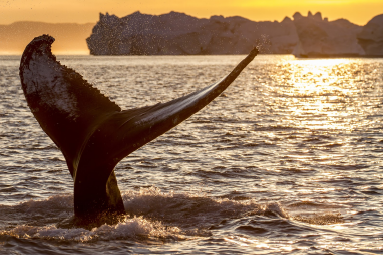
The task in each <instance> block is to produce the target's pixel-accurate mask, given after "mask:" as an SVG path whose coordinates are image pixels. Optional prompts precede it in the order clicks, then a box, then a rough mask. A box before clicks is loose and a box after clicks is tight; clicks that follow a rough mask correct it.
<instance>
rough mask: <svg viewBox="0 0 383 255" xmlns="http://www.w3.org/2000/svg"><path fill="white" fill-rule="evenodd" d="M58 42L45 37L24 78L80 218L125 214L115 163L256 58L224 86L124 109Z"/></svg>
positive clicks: (26, 58)
mask: <svg viewBox="0 0 383 255" xmlns="http://www.w3.org/2000/svg"><path fill="white" fill-rule="evenodd" d="M53 42H54V38H53V37H51V36H49V35H42V36H39V37H36V38H35V39H33V40H32V41H31V42H30V43H29V44H28V46H27V47H26V48H25V50H24V53H23V55H22V58H21V62H20V79H21V84H22V88H23V91H24V95H25V98H26V100H27V103H28V106H29V107H30V109H31V111H32V113H33V115H34V116H35V118H36V119H37V121H38V122H39V124H40V126H41V128H42V129H43V130H44V132H45V133H46V134H47V135H48V136H49V137H50V138H51V139H52V140H53V142H54V143H55V144H56V145H57V146H58V148H59V149H60V150H61V152H62V153H63V155H64V157H65V160H66V163H67V165H68V168H69V171H70V174H71V175H72V178H73V181H74V213H75V217H76V218H78V219H84V220H88V219H94V218H96V217H98V216H99V215H101V214H105V213H113V214H123V213H124V212H125V210H124V205H123V202H122V198H121V195H120V191H119V189H118V186H117V180H116V177H115V174H114V167H115V166H116V164H117V163H118V162H119V161H120V160H121V159H123V158H124V157H126V156H127V155H129V154H130V153H131V152H133V151H135V150H137V149H138V148H140V147H142V146H143V145H145V144H146V143H148V142H150V141H152V140H153V139H155V138H156V137H158V136H160V135H161V134H163V133H165V132H166V131H168V130H169V129H171V128H173V127H175V126H176V125H178V124H179V123H181V122H182V121H184V120H185V119H187V118H188V117H190V116H191V115H192V114H194V113H196V112H198V111H199V110H201V109H202V108H204V107H205V106H206V105H207V104H209V103H210V102H211V101H212V100H214V98H216V97H217V96H219V95H220V94H221V93H222V92H223V91H224V90H225V89H226V88H227V87H228V86H229V85H230V84H231V83H232V82H233V81H234V80H235V79H236V78H237V77H238V75H239V74H240V73H241V71H242V70H243V69H244V68H245V67H246V66H247V65H248V64H249V63H250V62H251V61H252V60H253V59H254V57H255V56H256V55H257V54H258V50H257V49H256V48H254V49H253V50H252V51H251V52H250V54H249V55H248V56H247V57H246V58H245V59H244V60H243V61H242V62H241V63H239V64H238V66H237V67H235V69H234V70H233V71H232V72H231V73H230V74H229V75H228V76H226V77H224V78H223V79H222V80H220V81H219V82H217V83H215V84H213V85H210V86H208V87H206V88H204V89H202V90H200V91H198V92H194V93H191V94H189V95H187V96H183V97H180V98H177V99H174V100H172V101H169V102H167V103H159V104H156V105H153V106H146V107H142V108H135V109H130V110H121V109H120V107H119V106H118V105H116V104H115V103H114V102H112V101H110V100H109V99H108V98H107V97H105V96H104V95H103V94H101V93H100V91H99V90H98V89H96V88H94V87H93V86H92V85H90V84H89V83H88V82H87V81H86V80H84V79H83V78H82V76H81V75H80V74H78V73H77V72H76V71H74V70H72V69H70V68H68V67H66V66H64V65H61V64H60V62H58V61H57V60H56V57H55V56H54V55H53V54H52V53H51V44H52V43H53Z"/></svg>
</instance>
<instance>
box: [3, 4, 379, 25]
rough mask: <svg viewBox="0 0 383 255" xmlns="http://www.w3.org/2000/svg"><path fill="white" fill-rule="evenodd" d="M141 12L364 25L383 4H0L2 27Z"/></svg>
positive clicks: (93, 19) (80, 21) (91, 18)
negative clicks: (316, 17)
mask: <svg viewBox="0 0 383 255" xmlns="http://www.w3.org/2000/svg"><path fill="white" fill-rule="evenodd" d="M138 10H139V11H140V12H142V13H147V14H163V13H168V12H169V11H177V12H184V13H186V14H189V15H192V16H196V17H199V18H202V17H205V18H208V17H210V16H211V15H224V16H234V15H239V16H242V17H245V18H248V19H251V20H254V21H263V20H270V21H274V20H278V21H281V20H283V18H284V17H285V16H289V17H291V16H292V15H293V14H294V13H295V12H296V11H299V12H301V13H302V14H303V15H305V16H306V15H307V12H308V11H311V12H313V13H315V12H318V11H320V12H322V16H323V17H328V18H329V20H335V19H339V18H345V19H348V20H350V21H351V22H353V23H356V24H359V25H365V24H366V23H367V22H368V21H369V20H370V19H371V18H373V17H374V16H376V15H378V14H382V13H383V0H301V1H298V0H211V1H209V0H187V1H183V0H135V1H132V0H130V1H123V0H60V1H56V0H0V24H10V23H13V22H15V21H44V22H52V23H62V22H72V23H87V22H96V21H97V20H98V14H99V12H102V13H105V12H109V14H115V15H117V16H119V17H123V16H126V15H128V14H130V13H132V12H135V11H138Z"/></svg>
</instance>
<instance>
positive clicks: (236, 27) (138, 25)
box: [87, 12, 383, 57]
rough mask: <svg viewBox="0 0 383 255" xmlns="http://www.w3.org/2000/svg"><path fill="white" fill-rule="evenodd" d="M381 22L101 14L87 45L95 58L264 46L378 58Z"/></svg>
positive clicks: (270, 50) (300, 52)
mask: <svg viewBox="0 0 383 255" xmlns="http://www.w3.org/2000/svg"><path fill="white" fill-rule="evenodd" d="M378 17H380V16H378ZM382 20H383V16H382V17H380V18H374V19H373V20H372V21H371V22H370V23H369V24H368V25H366V27H362V26H358V25H356V24H353V23H351V22H349V21H348V20H345V19H339V20H335V21H329V20H328V19H327V18H322V14H321V13H319V12H318V13H316V14H315V15H313V14H312V13H311V12H309V13H308V15H307V16H306V17H305V16H302V15H301V14H300V13H295V14H294V16H293V20H292V19H290V18H288V17H286V18H285V19H284V20H283V21H282V22H277V21H274V22H270V21H263V22H255V21H251V20H248V19H245V18H242V17H227V18H225V17H223V16H212V17H211V18H210V19H198V18H195V17H192V16H189V15H186V14H184V13H177V12H170V13H167V14H162V15H148V14H142V13H140V12H135V13H132V14H130V15H128V16H125V17H122V18H118V17H117V16H115V15H109V14H108V13H106V15H103V14H101V13H100V20H99V21H98V22H97V24H96V25H95V27H94V28H93V30H92V34H91V36H90V37H89V38H87V44H88V47H89V50H90V54H93V55H203V54H208V55H210V54H247V53H248V52H249V51H250V49H251V48H252V47H253V46H254V45H260V46H261V53H269V54H270V53H271V54H294V55H296V56H299V57H331V56H366V55H373V56H379V55H383V53H381V51H382V50H380V51H378V49H382V47H381V46H382V43H383V42H382V40H381V37H382V36H383V34H382V32H381V30H383V21H382ZM377 24H380V25H377ZM379 26H380V28H377V27H379ZM379 29H380V30H379ZM372 30H373V31H372ZM374 32H375V34H374ZM358 36H359V37H358ZM366 51H368V52H367V53H366Z"/></svg>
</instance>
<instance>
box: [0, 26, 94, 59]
mask: <svg viewBox="0 0 383 255" xmlns="http://www.w3.org/2000/svg"><path fill="white" fill-rule="evenodd" d="M94 25H95V24H94V23H86V24H76V23H57V24H52V23H44V22H31V21H21V22H15V23H12V24H10V25H0V38H1V39H0V54H4V53H8V54H9V53H12V54H21V53H22V52H23V51H24V49H25V46H27V44H28V43H29V42H30V41H31V40H32V39H33V38H34V37H36V36H39V35H42V34H50V35H52V36H53V37H54V38H55V39H56V42H55V43H54V44H53V45H52V50H53V52H54V53H72V54H73V53H83V54H84V53H88V52H89V50H88V48H87V45H86V42H85V39H86V38H87V37H89V35H90V34H91V32H92V28H93V26H94Z"/></svg>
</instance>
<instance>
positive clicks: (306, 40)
mask: <svg viewBox="0 0 383 255" xmlns="http://www.w3.org/2000/svg"><path fill="white" fill-rule="evenodd" d="M294 25H295V27H296V30H297V33H298V36H299V43H298V44H297V46H296V48H295V49H294V51H293V54H294V55H296V56H298V57H326V56H359V55H364V54H365V53H364V50H363V48H362V47H361V46H360V45H359V44H358V41H357V39H356V35H357V34H358V33H359V32H360V31H361V30H362V27H360V26H358V25H355V24H353V23H351V22H349V21H348V20H345V19H339V20H335V21H330V22H329V21H328V19H325V20H323V19H322V14H321V13H320V12H317V13H316V14H315V15H312V13H311V12H309V13H308V16H307V17H304V16H302V15H301V14H300V13H295V14H294Z"/></svg>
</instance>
